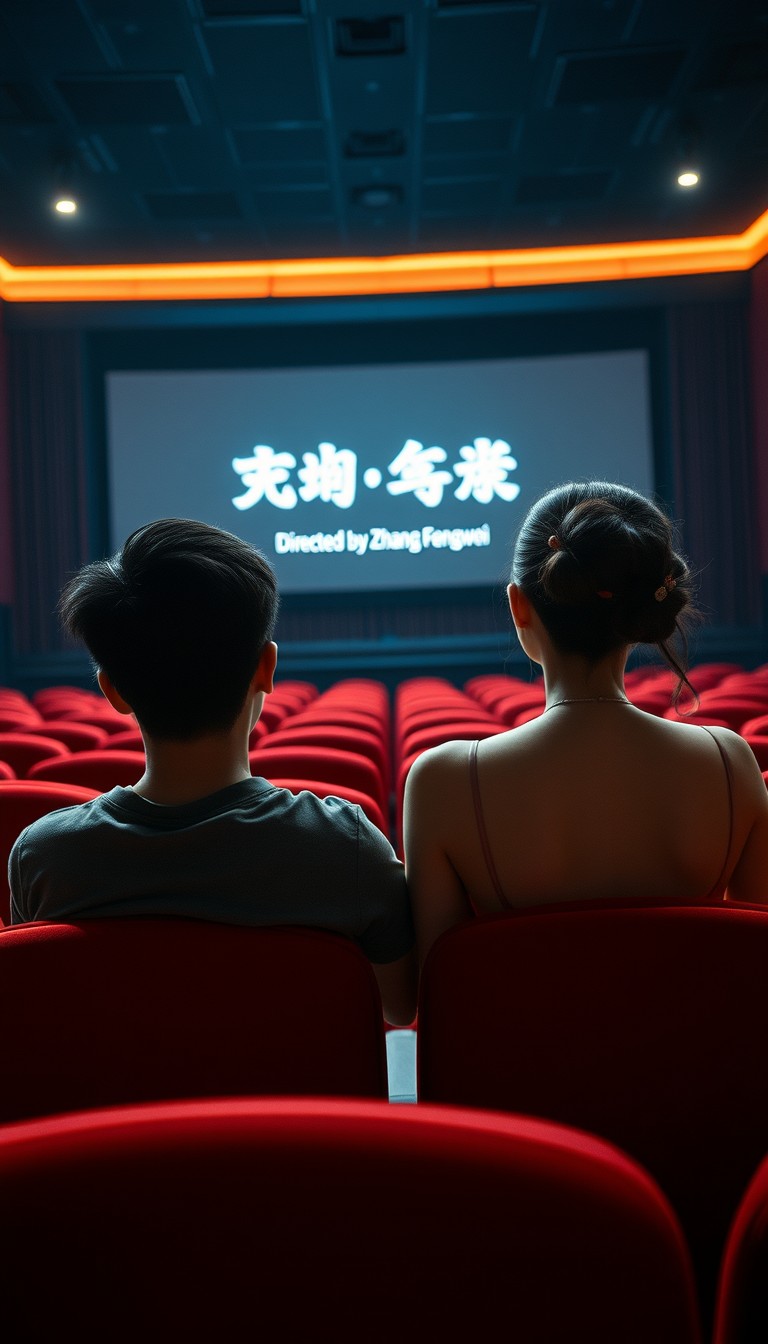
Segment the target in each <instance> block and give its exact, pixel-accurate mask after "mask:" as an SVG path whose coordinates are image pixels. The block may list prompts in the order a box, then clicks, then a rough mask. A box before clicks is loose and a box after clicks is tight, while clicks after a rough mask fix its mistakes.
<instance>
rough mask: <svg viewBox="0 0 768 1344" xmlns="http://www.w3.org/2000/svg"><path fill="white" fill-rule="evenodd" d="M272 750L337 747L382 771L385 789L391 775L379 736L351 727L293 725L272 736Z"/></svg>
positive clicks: (270, 746)
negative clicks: (361, 758) (363, 758)
mask: <svg viewBox="0 0 768 1344" xmlns="http://www.w3.org/2000/svg"><path fill="white" fill-rule="evenodd" d="M268 746H269V748H270V750H272V749H273V748H274V747H291V746H294V747H301V746H303V747H337V748H338V749H339V750H340V751H353V752H355V753H356V754H357V755H358V756H366V757H367V758H368V760H370V761H372V762H373V764H374V765H375V766H376V769H377V770H378V771H379V774H380V775H381V778H382V780H383V781H384V786H385V788H387V789H388V787H389V778H390V774H391V767H390V760H389V752H388V751H387V749H386V747H385V745H384V743H383V741H382V739H381V737H380V735H379V734H378V733H373V732H368V730H367V729H365V728H350V727H349V726H348V725H347V724H344V725H341V724H332V723H302V724H297V725H296V727H294V726H293V723H292V722H290V723H288V724H287V725H286V724H283V725H282V726H281V727H280V728H277V729H275V731H274V732H273V733H270V734H269V743H268Z"/></svg>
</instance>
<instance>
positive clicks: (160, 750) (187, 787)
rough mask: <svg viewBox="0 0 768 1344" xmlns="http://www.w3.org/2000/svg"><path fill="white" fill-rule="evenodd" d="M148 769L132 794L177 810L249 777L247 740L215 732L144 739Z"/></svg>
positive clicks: (239, 736) (236, 734)
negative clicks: (184, 739)
mask: <svg viewBox="0 0 768 1344" xmlns="http://www.w3.org/2000/svg"><path fill="white" fill-rule="evenodd" d="M145 745H146V751H147V766H146V770H145V771H144V774H143V775H142V777H141V779H140V780H139V781H138V783H136V784H134V786H133V790H134V793H138V794H139V795H140V796H141V797H142V798H146V799H148V801H149V802H151V803H159V804H161V805H163V806H165V807H179V806H181V805H183V804H184V803H194V802H196V801H197V800H198V799H199V798H207V797H209V796H210V795H211V794H212V793H218V792H219V790H220V789H226V788H228V787H229V785H230V784H239V783H241V781H242V780H244V779H249V778H250V774H251V771H250V767H249V764H248V739H247V737H245V739H244V738H243V734H242V732H239V733H234V732H228V733H216V734H210V735H208V736H206V737H198V738H194V739H193V740H192V741H190V742H177V741H169V740H163V741H159V740H157V739H154V740H153V739H151V738H148V737H145Z"/></svg>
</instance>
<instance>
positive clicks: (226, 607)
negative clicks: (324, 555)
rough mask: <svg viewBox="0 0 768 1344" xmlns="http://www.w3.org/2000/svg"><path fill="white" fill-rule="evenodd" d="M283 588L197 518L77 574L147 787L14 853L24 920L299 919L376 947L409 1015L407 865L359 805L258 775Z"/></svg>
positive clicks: (88, 640) (31, 838)
mask: <svg viewBox="0 0 768 1344" xmlns="http://www.w3.org/2000/svg"><path fill="white" fill-rule="evenodd" d="M277 605H278V596H277V586H276V580H275V575H274V573H273V572H272V570H271V568H270V566H269V565H268V564H267V562H266V560H265V559H264V557H263V556H262V555H261V554H260V553H259V552H258V551H257V550H255V549H254V548H253V547H252V546H249V545H248V544H247V543H246V542H244V541H241V540H240V539H239V538H238V537H235V536H233V535H231V534H230V533H228V532H222V531H220V530H219V529H218V528H214V527H208V526H207V525H206V524H204V523H199V522H193V521H190V520H188V519H180V518H164V519H161V520H160V521H159V522H154V523H149V524H148V525H147V526H146V527H142V528H139V529H138V531H136V532H134V533H133V534H132V535H131V536H130V537H129V538H128V540H127V541H126V543H125V545H124V546H123V548H122V550H121V551H119V552H118V553H117V555H115V556H113V557H112V559H111V560H100V561H97V562H95V563H94V564H91V565H87V566H86V567H85V568H84V569H83V570H81V571H80V573H79V574H77V575H76V576H75V577H74V578H73V579H72V580H71V581H70V582H69V583H68V584H67V586H66V588H65V589H64V592H63V594H62V598H61V603H60V612H61V617H62V620H63V623H64V625H65V627H66V629H67V630H68V631H69V632H70V634H72V635H74V636H75V637H77V638H79V639H81V640H82V641H83V642H84V643H85V645H86V646H87V648H88V650H89V652H90V654H91V656H92V658H93V660H94V663H95V665H96V668H97V676H98V682H99V685H100V687H101V689H102V691H103V693H104V695H105V696H106V697H107V699H108V700H109V702H110V704H112V705H114V707H115V708H116V709H118V710H119V711H120V712H121V713H123V714H131V713H133V714H135V716H136V719H137V720H138V723H139V727H140V728H141V731H142V735H143V737H144V743H145V748H146V769H145V772H144V774H143V775H142V777H141V779H140V780H138V782H137V783H136V784H135V785H134V786H133V788H128V789H124V788H115V789H112V790H111V792H109V793H106V794H103V795H102V796H101V797H99V798H97V799H94V801H93V802H90V803H82V804H80V805H79V806H76V807H69V808H64V809H62V810H61V811H58V812H52V813H50V814H48V815H47V816H45V817H42V818H41V819H40V820H39V821H36V822H35V823H34V824H33V825H32V826H29V827H28V828H27V829H26V830H25V831H23V832H22V834H21V835H20V836H19V838H18V840H17V841H16V844H15V845H14V848H13V851H12V853H11V858H10V864H9V880H10V884H11V919H12V922H13V923H19V922H22V921H25V920H31V919H52V920H70V919H77V918H81V917H86V918H87V917H93V916H96V917H109V916H113V917H116V916H121V917H126V918H129V917H131V916H138V915H165V916H174V915H178V916H181V917H184V918H194V919H210V920H217V921H219V922H223V923H228V924H301V925H310V926H314V927H316V928H322V929H328V930H330V931H331V932H335V933H341V934H344V935H346V936H347V937H349V938H351V939H352V940H353V941H354V942H355V943H357V944H358V946H359V947H360V948H362V950H363V951H364V952H365V953H366V955H367V956H368V958H369V960H370V961H371V962H372V964H373V969H374V972H375V974H376V978H377V980H378V983H379V988H380V990H381V996H382V1002H383V1005H384V1013H385V1016H386V1017H387V1019H388V1020H389V1021H390V1022H392V1023H394V1024H401V1025H404V1024H407V1023H408V1022H410V1021H411V1020H412V1019H413V1016H414V1012H415V997H416V969H415V955H414V952H413V942H414V935H413V924H412V919H411V909H410V903H409V900H408V893H407V889H406V885H405V877H404V873H403V867H402V864H401V863H400V862H399V861H398V859H397V858H396V856H395V853H394V851H393V849H392V847H391V845H390V844H389V842H388V841H387V840H386V839H385V838H384V836H383V835H382V834H381V832H380V831H379V830H378V829H377V828H376V827H375V826H373V825H372V824H371V823H370V822H369V821H368V820H367V818H366V817H365V816H364V815H363V813H362V812H361V810H360V808H359V807H355V806H353V805H352V804H350V803H346V802H343V801H341V800H340V799H338V798H326V799H320V798H316V797H315V796H314V794H311V793H306V792H305V793H300V794H298V795H293V794H292V793H289V792H288V790H286V789H277V788H274V786H273V785H272V784H269V783H267V781H266V780H264V779H259V778H253V777H252V776H251V772H250V767H249V763H248V738H249V734H250V732H251V729H252V727H253V725H254V723H255V722H256V720H257V719H258V717H259V714H260V713H261V710H262V706H263V704H264V698H265V696H267V695H269V693H270V691H271V690H272V680H273V676H274V671H275V662H276V658H277V646H276V645H275V644H274V643H273V642H272V633H273V630H274V625H275V617H276V614H277Z"/></svg>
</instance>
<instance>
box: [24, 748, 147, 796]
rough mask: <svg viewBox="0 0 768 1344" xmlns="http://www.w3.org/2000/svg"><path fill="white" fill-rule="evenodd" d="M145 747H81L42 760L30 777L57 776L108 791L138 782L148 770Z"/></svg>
mask: <svg viewBox="0 0 768 1344" xmlns="http://www.w3.org/2000/svg"><path fill="white" fill-rule="evenodd" d="M145 767H146V760H145V757H144V752H143V751H119V750H115V749H114V748H111V747H102V748H100V749H98V750H96V751H78V752H74V753H73V754H72V755H68V756H66V757H61V758H59V759H56V760H53V759H49V760H47V761H38V763H37V765H34V766H32V768H31V769H30V770H29V771H28V772H27V778H28V779H53V780H59V781H60V782H61V783H63V784H83V785H85V787H86V788H89V789H96V790H97V791H98V792H99V793H107V792H108V790H109V789H114V788H116V786H117V785H122V787H123V788H127V787H129V786H130V785H131V784H137V783H138V781H139V780H140V779H141V776H142V775H143V774H144V770H145Z"/></svg>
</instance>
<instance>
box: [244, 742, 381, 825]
mask: <svg viewBox="0 0 768 1344" xmlns="http://www.w3.org/2000/svg"><path fill="white" fill-rule="evenodd" d="M271 740H272V739H271V737H265V738H264V739H263V745H261V744H260V745H259V746H258V747H257V748H256V750H255V751H251V752H249V755H248V759H249V761H250V764H251V770H252V771H253V773H254V774H255V775H261V776H263V778H264V779H271V778H272V777H273V776H275V777H279V778H281V779H321V780H323V781H324V782H325V783H327V784H348V785H349V786H350V787H351V788H353V789H359V790H360V791H361V792H362V793H367V794H368V795H369V797H371V798H375V799H376V802H377V803H378V804H379V807H380V808H381V810H382V812H384V813H386V811H387V808H388V803H389V799H388V797H387V791H386V786H385V783H384V780H383V778H382V774H381V771H380V770H379V769H378V767H377V766H376V765H375V764H374V763H373V761H371V760H369V759H368V758H367V757H366V756H360V755H358V753H357V752H352V751H339V750H338V749H337V748H335V747H321V746H317V747H304V746H295V747H272V746H271V745H270V744H271Z"/></svg>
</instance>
